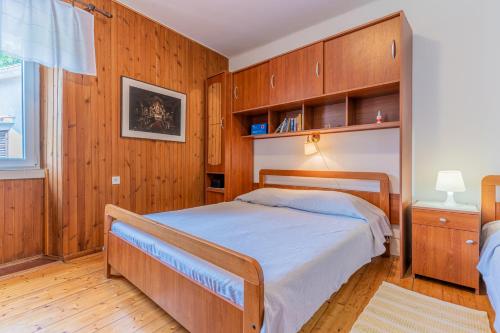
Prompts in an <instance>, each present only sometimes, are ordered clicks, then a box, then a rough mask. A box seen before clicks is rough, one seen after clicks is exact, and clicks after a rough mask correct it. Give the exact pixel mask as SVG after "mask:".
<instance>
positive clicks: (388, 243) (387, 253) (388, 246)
mask: <svg viewBox="0 0 500 333" xmlns="http://www.w3.org/2000/svg"><path fill="white" fill-rule="evenodd" d="M384 245H385V252H384V254H382V257H384V258H386V257H390V256H391V238H390V237H386V240H385V243H384Z"/></svg>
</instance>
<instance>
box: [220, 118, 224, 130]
mask: <svg viewBox="0 0 500 333" xmlns="http://www.w3.org/2000/svg"><path fill="white" fill-rule="evenodd" d="M220 128H222V129H224V117H221V118H220Z"/></svg>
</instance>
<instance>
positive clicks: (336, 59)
mask: <svg viewBox="0 0 500 333" xmlns="http://www.w3.org/2000/svg"><path fill="white" fill-rule="evenodd" d="M400 30H401V18H400V17H396V18H393V19H390V20H387V21H384V22H381V23H378V24H376V25H373V26H370V27H367V28H364V29H362V30H358V31H355V32H352V33H349V34H347V35H344V36H340V37H338V38H335V39H332V40H330V41H328V42H325V92H326V93H333V92H338V91H343V90H348V89H355V88H361V87H366V86H371V85H376V84H380V83H385V82H389V81H396V80H399V67H400V66H399V59H400V53H401V52H400V50H399V47H400Z"/></svg>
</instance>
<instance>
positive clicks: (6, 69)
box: [0, 53, 40, 170]
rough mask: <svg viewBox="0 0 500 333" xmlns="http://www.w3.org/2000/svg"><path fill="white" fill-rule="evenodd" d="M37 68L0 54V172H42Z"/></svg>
mask: <svg viewBox="0 0 500 333" xmlns="http://www.w3.org/2000/svg"><path fill="white" fill-rule="evenodd" d="M39 122H40V121H39V74H38V65H36V64H34V63H28V62H23V61H21V60H19V59H16V58H13V57H10V56H7V55H5V54H2V53H0V169H5V170H9V169H21V168H22V169H29V168H39V159H40V147H39V146H40V140H39V128H40V123H39Z"/></svg>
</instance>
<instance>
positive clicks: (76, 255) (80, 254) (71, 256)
mask: <svg viewBox="0 0 500 333" xmlns="http://www.w3.org/2000/svg"><path fill="white" fill-rule="evenodd" d="M101 251H102V246H99V247H96V248H93V249H87V250H83V251H80V252H76V253H72V254H69V255H66V256H64V257H63V258H62V259H63V261H68V260H73V259H76V258H80V257H84V256H88V255H90V254H94V253H97V252H101Z"/></svg>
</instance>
